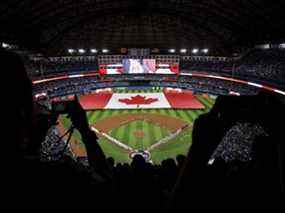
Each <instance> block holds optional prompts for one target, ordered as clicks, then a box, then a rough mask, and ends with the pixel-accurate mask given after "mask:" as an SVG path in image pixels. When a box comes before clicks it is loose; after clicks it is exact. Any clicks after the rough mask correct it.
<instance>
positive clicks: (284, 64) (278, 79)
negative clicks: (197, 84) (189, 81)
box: [180, 49, 285, 86]
mask: <svg viewBox="0 0 285 213" xmlns="http://www.w3.org/2000/svg"><path fill="white" fill-rule="evenodd" d="M180 67H181V72H183V73H187V72H193V71H195V72H212V73H216V74H222V75H226V76H232V77H237V78H242V79H248V80H251V79H254V80H257V81H260V82H268V83H270V82H272V83H275V84H276V85H281V84H282V83H283V84H284V81H285V73H284V68H285V51H284V50H283V49H268V50H261V49H254V50H252V51H249V52H248V53H247V54H245V55H244V56H242V57H241V58H232V59H227V60H217V59H215V58H214V59H212V58H207V57H205V58H190V59H188V60H185V61H181V63H180ZM281 86H282V85H281Z"/></svg>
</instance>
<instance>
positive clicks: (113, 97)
mask: <svg viewBox="0 0 285 213" xmlns="http://www.w3.org/2000/svg"><path fill="white" fill-rule="evenodd" d="M80 102H81V104H82V106H83V108H84V109H86V110H94V109H170V108H173V109H204V105H203V104H201V103H200V102H199V101H198V100H197V98H196V97H195V96H194V95H193V94H192V93H188V92H160V93H97V94H90V95H85V96H82V97H81V98H80Z"/></svg>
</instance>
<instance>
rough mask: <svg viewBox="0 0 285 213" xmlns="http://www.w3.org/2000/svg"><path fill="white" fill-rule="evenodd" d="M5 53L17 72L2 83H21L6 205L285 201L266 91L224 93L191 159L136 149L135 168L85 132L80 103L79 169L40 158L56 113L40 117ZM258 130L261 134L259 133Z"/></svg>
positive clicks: (9, 123) (76, 112)
mask: <svg viewBox="0 0 285 213" xmlns="http://www.w3.org/2000/svg"><path fill="white" fill-rule="evenodd" d="M1 58H2V59H3V60H2V61H1V62H2V63H4V64H1V66H3V67H6V65H7V64H9V65H10V68H11V72H9V73H7V75H8V76H7V78H5V81H7V80H10V79H13V80H14V82H15V83H16V84H17V86H18V88H21V89H20V90H19V89H17V97H15V93H14V91H12V92H11V91H10V90H8V93H9V94H8V97H7V99H6V100H5V101H6V102H5V104H4V105H7V106H6V108H4V112H5V114H6V115H9V116H3V117H2V122H3V123H4V124H5V125H3V127H2V128H3V138H5V139H6V140H7V141H5V143H2V146H1V149H2V152H1V155H0V158H1V161H0V162H1V177H0V184H1V194H2V196H1V201H0V202H1V206H10V207H11V206H14V207H24V206H29V207H35V206H41V207H53V206H61V207H94V208H98V207H105V208H108V207H113V208H114V207H117V208H118V207H135V208H147V207H157V208H163V207H166V208H176V207H177V208H179V207H188V208H191V207H215V206H218V207H229V206H230V207H248V206H254V207H263V206H265V207H278V206H283V205H284V179H283V177H284V170H283V167H282V165H284V144H283V143H282V140H280V138H282V137H283V136H284V135H283V132H284V130H283V126H282V124H281V122H283V121H284V104H285V101H284V100H283V99H282V98H283V97H280V96H275V95H274V94H267V93H261V94H259V95H257V96H243V97H231V96H220V97H218V98H217V100H216V103H215V105H214V107H213V109H212V110H211V111H210V112H209V113H207V114H205V115H201V116H200V117H199V118H198V119H197V120H196V121H195V123H194V126H193V135H192V137H193V138H192V146H191V148H190V150H189V153H188V156H187V157H186V158H185V157H183V156H180V157H178V158H177V162H178V163H177V164H176V163H175V160H174V159H167V160H165V161H164V162H162V164H161V165H152V164H150V163H149V162H146V161H145V159H144V158H143V157H142V156H140V155H136V156H135V157H134V158H133V160H132V163H131V164H118V165H116V166H115V165H114V160H112V159H106V156H105V154H104V152H103V151H102V149H101V147H100V145H99V143H98V138H97V136H96V134H95V133H94V132H93V131H91V130H90V128H89V124H88V120H87V116H86V112H85V111H84V110H83V109H82V107H81V106H80V104H79V102H78V100H75V101H74V102H72V105H71V106H70V108H69V112H68V114H69V118H70V120H71V122H72V123H73V126H74V128H76V129H77V130H78V131H79V133H80V134H81V137H82V142H83V143H84V145H85V148H86V152H87V160H88V166H87V167H86V166H82V165H81V164H80V165H79V164H78V162H77V161H74V160H73V159H72V158H70V157H69V156H68V155H64V156H63V158H62V159H61V160H59V161H54V162H42V161H41V159H40V150H41V147H42V142H43V141H44V140H45V138H46V133H47V132H48V130H49V129H50V127H51V126H52V125H54V121H56V120H57V119H56V116H55V115H54V114H45V116H43V117H41V118H47V119H38V117H39V115H40V112H39V111H38V110H37V108H36V106H35V105H34V104H33V99H32V88H31V83H30V82H29V79H28V77H27V75H26V74H25V72H24V68H23V65H22V63H21V62H20V60H19V58H18V57H17V56H15V55H14V54H10V53H6V52H4V53H2V52H1ZM3 84H4V82H3ZM249 123H250V125H249ZM256 129H258V132H255V133H253V131H256ZM245 131H249V132H245ZM53 133H56V132H53ZM233 135H235V136H233ZM236 137H237V138H239V140H242V141H243V143H240V145H237V146H236V145H234V144H233V143H235V142H234V141H233V140H232V139H233V138H236ZM245 144H246V145H245ZM249 144H250V145H249ZM55 150H57V149H55ZM220 150H223V151H224V152H226V153H227V154H226V156H229V153H230V154H231V156H233V158H232V157H230V158H224V155H223V154H221V155H220V154H216V153H223V151H222V152H221V151H220ZM237 153H238V155H237ZM240 156H243V157H242V158H241V159H240ZM244 156H246V158H245V159H246V161H244ZM213 157H214V158H215V159H214V161H211V160H212V158H213ZM225 159H234V160H233V161H228V160H225ZM209 161H210V164H209ZM182 165H183V166H182Z"/></svg>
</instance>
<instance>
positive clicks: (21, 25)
mask: <svg viewBox="0 0 285 213" xmlns="http://www.w3.org/2000/svg"><path fill="white" fill-rule="evenodd" d="M284 8H285V1H284V0H274V1H268V0H236V1H232V0H56V1H54V0H40V1H39V0H7V1H6V0H1V1H0V26H1V32H0V41H1V40H2V41H13V42H17V43H19V44H22V45H24V46H26V47H29V48H34V49H36V50H40V51H47V52H49V53H53V54H59V53H60V52H61V51H65V50H66V49H68V48H110V49H112V48H121V47H153V48H171V47H175V48H194V47H201V48H202V47H208V48H211V49H220V50H222V49H226V50H231V49H232V48H236V47H240V46H248V45H253V44H256V43H262V42H265V41H277V40H278V41H279V40H280V39H283V38H285V21H284V20H285V13H284Z"/></svg>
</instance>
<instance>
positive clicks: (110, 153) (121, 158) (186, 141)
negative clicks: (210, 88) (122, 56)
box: [61, 89, 215, 163]
mask: <svg viewBox="0 0 285 213" xmlns="http://www.w3.org/2000/svg"><path fill="white" fill-rule="evenodd" d="M152 91H153V92H159V89H153V90H152ZM117 92H118V91H117ZM120 92H126V91H124V90H122V91H121V90H120ZM132 92H140V91H139V90H137V91H132ZM144 92H145V91H144ZM198 99H199V100H200V101H201V103H203V105H204V106H205V107H206V108H205V109H204V110H172V109H153V110H139V109H134V110H96V111H89V112H87V116H88V120H89V124H90V125H93V124H95V123H96V122H98V121H100V120H102V119H104V118H107V117H112V116H115V115H124V114H140V113H151V114H159V115H167V116H171V117H174V118H179V119H182V120H184V121H186V122H187V123H189V125H191V126H192V125H193V123H194V121H195V119H197V118H198V117H199V115H201V114H204V113H206V112H208V111H209V110H210V109H211V108H212V106H213V104H214V102H215V100H214V99H210V98H204V97H203V96H198ZM61 121H62V123H63V125H64V127H66V128H68V127H69V126H70V121H69V119H67V118H66V117H65V116H62V118H61ZM138 131H142V132H143V133H144V136H143V137H142V138H140V137H136V136H135V133H136V132H138ZM108 134H109V135H111V136H112V137H114V138H116V139H118V140H120V141H121V142H124V143H125V144H126V145H128V146H130V147H132V148H133V149H138V150H145V149H147V148H148V147H149V146H151V145H152V144H154V143H156V142H157V141H159V140H160V139H162V138H164V137H166V136H168V135H169V134H170V132H169V131H168V130H167V129H165V128H162V127H160V126H157V125H154V124H152V123H149V122H146V121H142V120H141V121H133V122H130V123H128V124H126V125H124V126H121V127H119V128H116V129H113V130H111V131H110V132H109V133H108ZM74 137H75V138H76V139H78V140H81V138H80V134H79V133H78V132H75V133H74ZM99 143H100V145H101V147H102V149H103V151H104V153H105V154H106V156H107V157H113V158H114V159H115V161H116V162H117V163H119V162H121V163H125V162H127V163H129V162H130V159H129V155H128V153H127V152H126V151H125V150H123V149H122V148H120V147H117V146H116V145H114V144H112V143H110V142H109V141H107V140H106V139H104V138H100V140H99ZM191 143H192V129H191V128H189V129H187V130H185V131H184V132H182V133H181V134H180V135H179V136H178V137H177V138H175V139H173V140H171V141H169V142H168V143H167V144H164V145H161V146H160V147H157V148H156V149H154V150H153V151H152V152H151V156H152V161H153V162H154V163H160V162H161V161H162V160H164V159H167V158H169V157H171V158H175V157H176V156H177V155H179V154H187V152H188V149H189V147H190V146H191Z"/></svg>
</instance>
